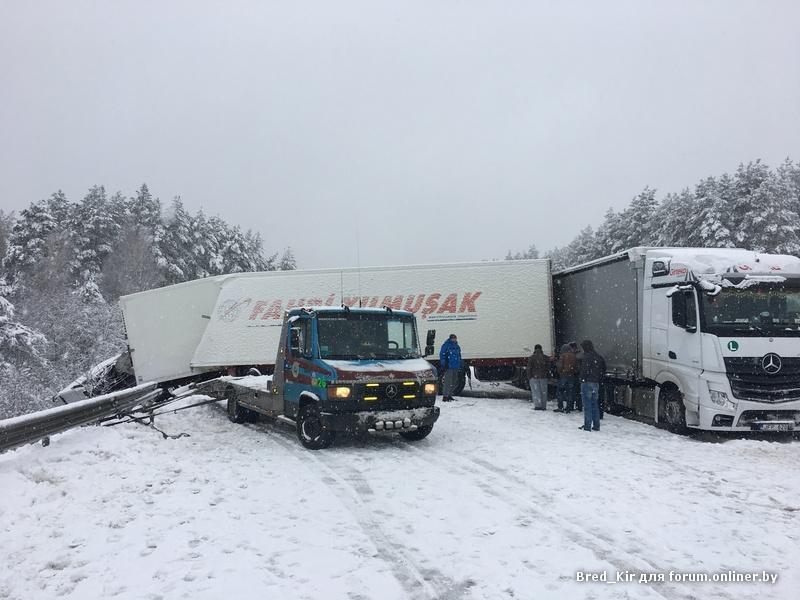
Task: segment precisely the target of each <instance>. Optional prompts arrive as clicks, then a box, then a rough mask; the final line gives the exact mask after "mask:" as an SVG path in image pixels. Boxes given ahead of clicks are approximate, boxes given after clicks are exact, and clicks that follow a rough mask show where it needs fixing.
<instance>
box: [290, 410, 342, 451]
mask: <svg viewBox="0 0 800 600" xmlns="http://www.w3.org/2000/svg"><path fill="white" fill-rule="evenodd" d="M333 438H334V432H333V431H329V430H327V429H325V428H324V427H323V424H322V418H321V417H320V414H319V407H318V406H317V405H316V404H306V405H305V406H303V407H302V408H301V409H300V412H299V413H298V415H297V439H299V440H300V443H301V444H303V446H305V447H306V448H308V449H309V450H322V449H324V448H327V447H328V446H330V445H331V444H332V443H333Z"/></svg>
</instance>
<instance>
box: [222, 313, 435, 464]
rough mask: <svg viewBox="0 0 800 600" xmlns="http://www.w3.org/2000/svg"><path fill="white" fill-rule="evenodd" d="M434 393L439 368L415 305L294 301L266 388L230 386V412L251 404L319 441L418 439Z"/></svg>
mask: <svg viewBox="0 0 800 600" xmlns="http://www.w3.org/2000/svg"><path fill="white" fill-rule="evenodd" d="M242 383H244V382H242ZM235 387H239V386H235ZM435 400H436V373H435V371H434V369H433V368H432V367H431V365H430V364H429V363H428V362H427V361H425V360H424V359H423V358H422V354H421V353H420V350H419V341H418V337H417V327H416V320H415V318H414V315H413V314H412V313H410V312H407V311H402V310H392V309H388V308H384V309H378V308H347V307H341V308H339V307H336V308H333V307H313V308H295V309H292V310H289V311H287V312H286V314H285V316H284V320H283V324H282V329H281V336H280V342H279V346H278V349H277V357H276V360H275V372H274V375H273V377H272V379H271V381H270V382H269V385H268V391H266V392H264V391H262V392H261V393H258V392H257V393H254V394H247V393H244V394H242V393H237V394H235V397H234V398H233V402H234V407H233V416H234V417H235V419H234V420H236V419H241V416H242V415H241V414H240V413H241V412H242V411H254V412H256V413H261V414H265V415H269V416H273V417H278V418H281V419H282V420H286V421H291V422H294V423H295V424H296V426H297V435H298V438H299V439H300V442H301V443H302V444H303V445H304V446H306V447H307V448H311V449H320V448H325V447H327V446H329V445H330V444H331V443H332V441H333V439H334V436H335V435H336V434H337V433H356V434H365V433H378V432H392V433H399V434H400V435H402V436H403V437H405V438H407V439H410V440H420V439H422V438H424V437H426V436H427V435H428V434H429V433H430V432H431V430H432V429H433V424H434V423H435V422H436V420H437V419H438V417H439V408H438V407H437V406H435V405H434V403H435ZM230 402H231V398H230V397H229V403H230ZM230 414H231V409H230V406H229V415H230Z"/></svg>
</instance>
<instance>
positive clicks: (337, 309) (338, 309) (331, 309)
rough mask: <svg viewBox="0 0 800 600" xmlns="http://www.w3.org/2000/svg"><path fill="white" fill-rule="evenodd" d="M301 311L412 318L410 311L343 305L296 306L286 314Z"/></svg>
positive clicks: (412, 314) (294, 313)
mask: <svg viewBox="0 0 800 600" xmlns="http://www.w3.org/2000/svg"><path fill="white" fill-rule="evenodd" d="M303 311H305V312H315V313H342V314H347V313H351V312H352V313H358V314H365V313H368V314H384V315H385V314H387V312H388V313H389V314H393V315H400V316H403V317H412V316H414V313H412V312H410V311H407V310H402V309H399V308H398V309H394V308H386V307H380V308H379V307H377V306H371V307H370V306H365V307H358V306H350V307H347V306H345V305H342V306H315V305H313V304H312V305H309V306H296V307H294V308H292V309H289V310H288V311H287V312H288V313H289V314H290V315H296V314H300V313H301V312H303Z"/></svg>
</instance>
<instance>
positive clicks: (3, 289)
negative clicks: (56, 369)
mask: <svg viewBox="0 0 800 600" xmlns="http://www.w3.org/2000/svg"><path fill="white" fill-rule="evenodd" d="M9 292H10V286H8V285H7V284H6V281H5V280H4V279H0V373H2V372H3V371H5V370H8V369H10V368H12V367H13V366H14V365H16V364H19V363H20V362H21V361H23V360H26V359H28V360H30V359H37V360H38V358H39V346H40V345H41V344H43V343H44V341H45V340H44V336H42V334H41V333H39V332H38V331H35V330H33V329H31V328H30V327H27V326H25V325H23V324H22V323H20V322H19V321H17V320H16V319H15V318H14V312H15V311H14V305H13V304H11V301H10V300H8V299H7V298H6V296H7V295H8V293H9Z"/></svg>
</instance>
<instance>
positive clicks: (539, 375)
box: [526, 344, 550, 410]
mask: <svg viewBox="0 0 800 600" xmlns="http://www.w3.org/2000/svg"><path fill="white" fill-rule="evenodd" d="M526 373H527V375H528V382H529V383H530V385H531V401H532V402H533V410H547V381H548V378H549V376H550V359H549V358H548V357H547V356H546V355H545V353H544V352H543V351H542V345H541V344H536V345H535V346H534V347H533V354H531V355H530V357H529V358H528V367H527V369H526Z"/></svg>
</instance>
